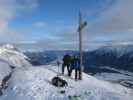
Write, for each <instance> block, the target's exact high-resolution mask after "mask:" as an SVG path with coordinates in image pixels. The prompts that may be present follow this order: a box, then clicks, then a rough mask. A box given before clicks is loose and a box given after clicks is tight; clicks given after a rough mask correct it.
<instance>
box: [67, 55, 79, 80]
mask: <svg viewBox="0 0 133 100" xmlns="http://www.w3.org/2000/svg"><path fill="white" fill-rule="evenodd" d="M73 70H75V80H77V78H78V79H79V73H80V59H79V58H78V57H75V56H74V57H73V58H72V59H71V64H70V71H69V76H71V74H72V71H73Z"/></svg>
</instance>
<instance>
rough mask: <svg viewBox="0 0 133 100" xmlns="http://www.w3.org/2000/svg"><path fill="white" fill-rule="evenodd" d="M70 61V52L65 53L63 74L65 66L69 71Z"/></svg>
mask: <svg viewBox="0 0 133 100" xmlns="http://www.w3.org/2000/svg"><path fill="white" fill-rule="evenodd" d="M70 62H71V56H70V55H68V54H67V55H64V57H63V64H62V74H64V70H65V67H67V71H68V73H69V67H70Z"/></svg>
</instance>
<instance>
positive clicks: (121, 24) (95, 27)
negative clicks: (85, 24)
mask: <svg viewBox="0 0 133 100" xmlns="http://www.w3.org/2000/svg"><path fill="white" fill-rule="evenodd" d="M132 4H133V0H117V2H116V3H115V4H114V5H113V6H112V7H111V8H110V9H108V10H106V11H104V13H102V14H101V16H100V18H99V19H97V20H96V21H95V22H92V23H91V24H90V26H89V29H90V30H91V31H92V32H95V33H100V32H104V33H105V32H128V30H130V29H132V28H133V20H132V18H133V12H132V9H133V6H132Z"/></svg>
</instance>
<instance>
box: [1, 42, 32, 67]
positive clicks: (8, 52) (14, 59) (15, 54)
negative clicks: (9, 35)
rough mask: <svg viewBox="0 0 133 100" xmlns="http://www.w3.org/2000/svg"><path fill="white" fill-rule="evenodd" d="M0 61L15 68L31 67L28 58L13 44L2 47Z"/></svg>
mask: <svg viewBox="0 0 133 100" xmlns="http://www.w3.org/2000/svg"><path fill="white" fill-rule="evenodd" d="M0 59H3V60H5V61H7V62H8V63H9V65H11V66H14V67H22V66H23V67H24V66H29V65H30V64H29V62H28V61H27V60H26V59H28V58H27V57H26V56H25V55H24V54H23V53H21V52H20V51H18V50H17V49H16V48H15V47H14V46H13V45H11V44H6V45H2V46H0Z"/></svg>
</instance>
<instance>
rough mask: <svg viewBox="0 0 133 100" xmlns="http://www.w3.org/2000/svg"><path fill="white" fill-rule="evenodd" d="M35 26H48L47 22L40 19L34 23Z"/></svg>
mask: <svg viewBox="0 0 133 100" xmlns="http://www.w3.org/2000/svg"><path fill="white" fill-rule="evenodd" d="M33 26H34V27H37V28H44V27H45V26H47V23H46V22H43V21H38V22H35V23H33Z"/></svg>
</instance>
